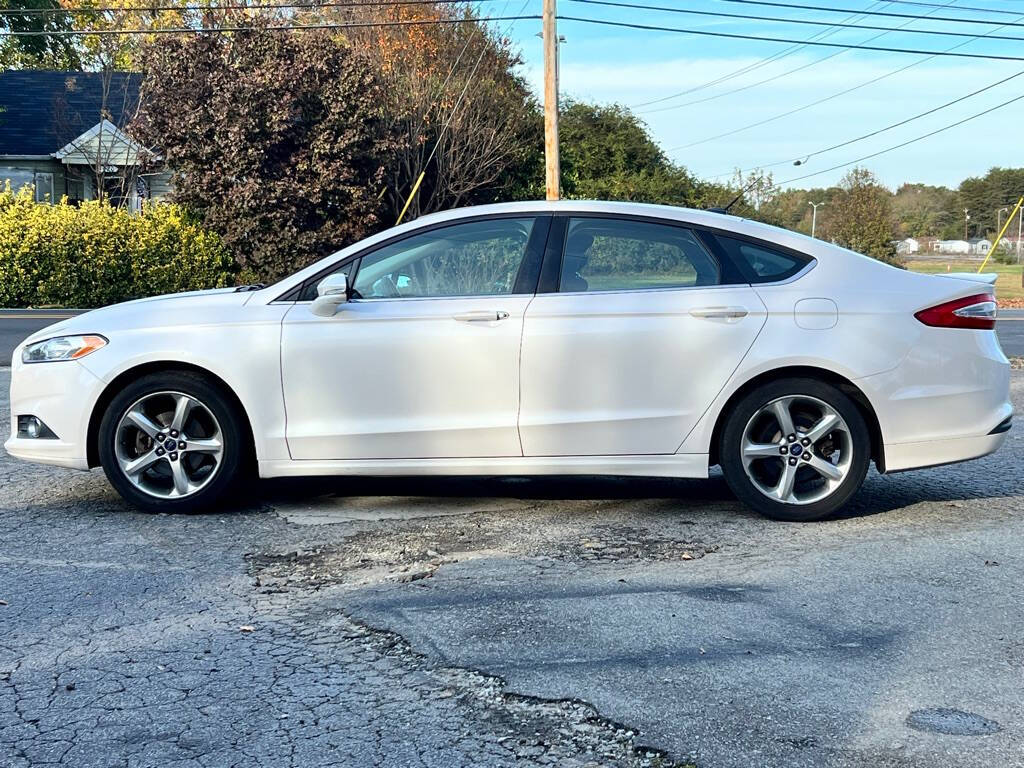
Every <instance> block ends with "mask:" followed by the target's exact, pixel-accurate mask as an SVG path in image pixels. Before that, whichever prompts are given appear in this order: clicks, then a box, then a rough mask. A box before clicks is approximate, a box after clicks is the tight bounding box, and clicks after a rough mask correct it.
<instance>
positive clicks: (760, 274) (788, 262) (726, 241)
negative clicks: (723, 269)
mask: <svg viewBox="0 0 1024 768" xmlns="http://www.w3.org/2000/svg"><path fill="white" fill-rule="evenodd" d="M715 239H716V240H718V242H719V243H721V245H722V248H723V249H724V250H725V252H726V253H727V254H728V255H729V258H731V259H732V260H733V261H734V262H737V263H738V264H739V265H740V267H741V268H743V269H744V270H746V271H748V272H749V273H750V281H751V282H752V283H772V282H775V281H777V280H785V279H786V278H789V277H792V276H793V275H795V274H796V273H797V272H799V271H800V270H801V269H803V268H804V267H805V266H806V265H807V264H808V263H810V261H811V260H810V258H808V257H806V256H804V257H801V256H798V255H796V254H792V253H788V252H786V251H777V250H775V249H774V248H770V247H767V246H765V245H762V244H760V243H752V242H750V241H748V240H740V239H738V238H734V237H726V236H725V235H720V234H717V233H716V234H715Z"/></svg>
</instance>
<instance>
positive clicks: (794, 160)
mask: <svg viewBox="0 0 1024 768" xmlns="http://www.w3.org/2000/svg"><path fill="white" fill-rule="evenodd" d="M1021 75H1024V70H1021V71H1020V72H1017V73H1016V74H1013V75H1010V76H1009V77H1004V78H1003V79H1002V80H997V81H996V82H994V83H990V84H988V85H986V86H985V87H983V88H979V89H978V90H976V91H971V93H968V94H965V95H963V96H961V97H959V98H957V99H953V100H952V101H947V102H946V103H945V104H940V105H939V106H937V107H932V108H931V109H929V110H926V111H924V112H920V113H919V114H916V115H914V116H913V117H908V118H906V119H904V120H900V121H899V122H898V123H892V124H890V125H887V126H885V127H884V128H879V129H877V130H874V131H871V132H870V133H865V134H863V135H861V136H858V137H856V138H854V139H848V140H847V141H843V142H840V143H839V144H833V145H832V146H830V147H825V148H824V149H819V150H816V151H814V152H811V153H810V154H807V155H801V156H800V157H791V158H790V159H788V160H780V161H778V162H776V163H768V164H766V165H758V166H754V167H751V168H745V169H744V170H743V171H742V173H746V172H748V171H752V170H757V169H762V168H777V167H778V166H780V165H790V164H799V165H804V164H806V163H807V161H808V160H810V159H811V158H812V157H816V156H817V155H823V154H825V153H826V152H831V151H833V150H836V149H842V148H843V147H848V146H849V145H851V144H856V143H857V142H860V141H864V139H870V138H872V137H873V136H878V135H879V134H882V133H886V132H887V131H891V130H893V129H894V128H899V127H900V126H904V125H907V124H908V123H912V122H914V121H915V120H920V119H921V118H922V117H927V116H928V115H933V114H935V113H936V112H939V111H940V110H943V109H946V108H948V107H951V106H953V105H954V104H959V103H960V102H962V101H967V99H970V98H973V97H975V96H977V95H978V94H981V93H985V92H986V91H991V90H992V89H993V88H998V87H999V86H1000V85H1002V84H1003V83H1008V82H1010V81H1011V80H1015V79H1016V78H1018V77H1020V76H1021ZM668 151H669V152H671V151H672V150H668ZM718 175H719V176H724V175H726V174H718ZM715 178H717V177H715Z"/></svg>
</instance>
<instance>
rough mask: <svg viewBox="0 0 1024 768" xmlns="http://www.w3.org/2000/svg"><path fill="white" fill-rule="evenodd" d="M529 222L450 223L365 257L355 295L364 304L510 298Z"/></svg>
mask: <svg viewBox="0 0 1024 768" xmlns="http://www.w3.org/2000/svg"><path fill="white" fill-rule="evenodd" d="M533 225H534V219H532V218H522V219H493V220H490V221H472V222H466V223H463V224H453V225H452V226H449V227H441V228H439V229H432V230H430V231H429V232H424V233H422V234H419V235H413V236H412V237H408V238H405V239H404V240H401V241H399V242H397V243H392V244H391V245H386V246H384V247H383V248H380V249H378V250H376V251H374V252H373V253H369V254H367V255H366V256H364V257H363V258H362V260H361V262H360V265H359V271H358V272H357V273H356V279H355V284H354V286H353V288H354V295H355V296H356V297H358V298H363V299H396V298H426V297H445V296H496V295H501V294H508V293H512V291H513V290H514V288H515V283H516V276H517V275H518V274H519V267H520V265H522V263H523V259H524V257H525V256H526V250H527V244H528V243H529V241H530V233H531V232H532V230H533Z"/></svg>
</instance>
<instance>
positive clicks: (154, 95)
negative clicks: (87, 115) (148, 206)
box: [135, 22, 396, 280]
mask: <svg viewBox="0 0 1024 768" xmlns="http://www.w3.org/2000/svg"><path fill="white" fill-rule="evenodd" d="M237 23H238V22H236V24H237ZM144 63H145V78H146V79H145V84H146V85H145V87H146V93H145V98H144V101H143V106H142V110H141V113H140V116H139V121H138V124H137V126H135V128H136V130H138V131H139V132H140V133H141V135H143V136H144V137H145V139H146V141H147V142H148V143H150V144H152V145H153V146H155V147H158V148H159V151H160V152H161V153H162V154H163V156H164V157H165V158H166V162H167V164H168V166H169V167H170V168H171V169H173V171H174V188H175V190H176V191H175V198H176V200H177V201H179V202H182V203H184V204H186V205H187V206H189V207H190V208H191V209H192V210H194V211H195V212H196V213H197V214H198V215H199V216H200V217H201V218H202V221H203V223H204V224H205V225H206V226H207V227H209V228H211V229H212V230H214V231H215V232H217V233H219V234H220V235H221V237H222V238H223V240H224V242H225V243H226V244H227V245H228V247H229V248H230V249H231V250H232V252H233V253H234V254H235V257H236V259H237V260H238V262H239V264H240V266H241V267H242V269H243V275H245V276H246V277H249V278H252V279H260V280H274V279H277V278H280V277H282V276H283V275H285V274H287V273H289V272H291V271H293V270H294V269H296V268H298V267H301V266H304V265H305V264H308V263H310V262H312V261H314V260H315V259H317V258H320V257H322V256H324V255H326V254H328V253H330V252H331V251H332V250H334V249H337V248H339V247H341V246H343V245H346V244H348V243H351V242H353V241H355V240H357V239H359V238H361V237H363V236H365V235H367V234H369V233H370V232H372V231H375V230H376V229H379V228H381V227H382V224H383V222H382V218H381V215H382V210H383V204H382V201H381V199H380V198H381V193H382V191H383V189H384V186H383V185H384V182H385V180H386V175H387V171H388V168H389V167H390V163H391V159H392V157H393V153H394V151H395V146H396V142H395V140H394V139H393V137H392V135H391V132H390V131H389V129H388V127H387V125H386V122H385V119H384V117H385V110H384V106H385V103H386V98H385V93H384V90H383V88H382V85H381V82H380V81H379V79H378V78H377V77H376V76H375V74H374V71H373V67H372V64H371V63H370V62H369V61H368V60H367V58H366V57H365V56H363V55H362V54H360V53H359V52H357V51H355V50H354V49H353V47H352V46H351V45H349V44H347V43H345V42H344V41H340V40H338V39H337V38H336V37H334V36H331V35H330V34H329V33H327V32H306V33H304V34H290V33H287V32H282V31H274V30H272V29H269V28H268V27H267V26H266V25H265V24H260V23H252V24H250V25H249V28H248V29H246V30H244V31H241V32H236V33H231V34H230V35H228V34H223V33H218V32H210V33H204V34H195V35H190V36H187V37H185V36H182V37H170V36H169V37H166V38H162V39H159V40H157V41H156V42H155V43H154V44H153V45H152V46H150V47H149V49H148V51H147V55H146V57H145V59H144ZM387 223H390V222H387Z"/></svg>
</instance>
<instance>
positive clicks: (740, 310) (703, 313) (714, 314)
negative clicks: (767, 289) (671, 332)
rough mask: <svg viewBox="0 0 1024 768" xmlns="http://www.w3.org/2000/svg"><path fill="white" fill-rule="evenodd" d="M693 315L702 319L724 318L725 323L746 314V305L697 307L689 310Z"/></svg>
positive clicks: (741, 317) (739, 318)
mask: <svg viewBox="0 0 1024 768" xmlns="http://www.w3.org/2000/svg"><path fill="white" fill-rule="evenodd" d="M690 314H691V315H692V316H693V317H699V318H701V319H702V320H724V321H725V322H727V323H731V322H735V321H736V320H741V319H743V318H744V317H746V316H747V308H746V307H697V308H695V309H691V310H690Z"/></svg>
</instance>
